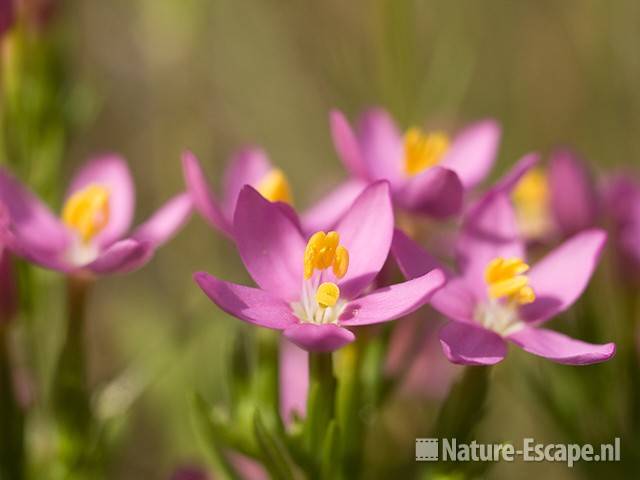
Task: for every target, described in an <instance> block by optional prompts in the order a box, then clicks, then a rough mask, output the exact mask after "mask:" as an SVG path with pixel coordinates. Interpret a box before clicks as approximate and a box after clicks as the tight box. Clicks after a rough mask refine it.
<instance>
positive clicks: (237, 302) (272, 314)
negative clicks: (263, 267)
mask: <svg viewBox="0 0 640 480" xmlns="http://www.w3.org/2000/svg"><path fill="white" fill-rule="evenodd" d="M193 279H194V280H195V281H196V283H197V284H198V285H199V286H200V288H201V289H202V291H203V292H204V293H205V294H206V295H207V296H208V297H209V298H210V299H211V300H212V301H213V302H214V303H215V304H216V305H218V307H220V308H221V309H222V310H224V311H225V312H227V313H229V314H230V315H233V316H234V317H237V318H239V319H240V320H244V321H245V322H249V323H252V324H254V325H259V326H261V327H266V328H272V329H275V330H283V329H285V328H287V327H289V326H290V325H292V324H294V323H296V322H297V321H298V319H297V317H296V316H295V315H294V314H293V312H292V311H291V307H290V306H289V304H288V303H287V302H285V301H284V300H282V299H281V298H279V297H277V296H275V295H272V294H270V293H269V292H265V291H264V290H260V289H258V288H251V287H245V286H243V285H236V284H234V283H229V282H225V281H223V280H219V279H218V278H216V277H214V276H212V275H209V274H208V273H205V272H197V273H195V274H194V275H193Z"/></svg>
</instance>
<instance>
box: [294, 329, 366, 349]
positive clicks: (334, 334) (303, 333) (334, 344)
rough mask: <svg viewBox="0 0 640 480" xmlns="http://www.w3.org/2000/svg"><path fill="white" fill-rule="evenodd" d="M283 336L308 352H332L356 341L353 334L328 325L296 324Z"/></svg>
mask: <svg viewBox="0 0 640 480" xmlns="http://www.w3.org/2000/svg"><path fill="white" fill-rule="evenodd" d="M284 336H285V337H286V338H288V339H289V340H291V341H292V342H293V343H295V344H296V345H298V346H299V347H300V348H302V349H304V350H307V351H308V352H333V351H334V350H338V349H339V348H341V347H344V346H345V345H346V344H348V343H351V342H353V341H354V340H355V339H356V336H355V335H354V334H353V332H351V331H349V330H347V329H346V328H342V327H339V326H337V325H334V324H330V323H326V324H322V325H316V324H314V323H297V324H295V325H291V326H290V327H288V328H287V329H286V330H285V331H284Z"/></svg>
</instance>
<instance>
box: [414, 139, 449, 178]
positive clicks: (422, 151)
mask: <svg viewBox="0 0 640 480" xmlns="http://www.w3.org/2000/svg"><path fill="white" fill-rule="evenodd" d="M448 149H449V137H448V136H447V134H446V133H444V132H432V133H428V134H425V133H423V132H422V131H420V129H419V128H410V129H409V130H408V131H407V133H406V134H405V135H404V170H405V173H406V174H407V175H417V174H418V173H420V172H423V171H424V170H426V169H427V168H429V167H433V166H434V165H436V164H437V163H438V162H440V160H442V157H443V156H444V154H445V153H446V152H447V150H448Z"/></svg>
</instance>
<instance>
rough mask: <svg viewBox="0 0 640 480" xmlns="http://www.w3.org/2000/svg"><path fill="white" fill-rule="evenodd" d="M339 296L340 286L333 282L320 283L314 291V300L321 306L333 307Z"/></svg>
mask: <svg viewBox="0 0 640 480" xmlns="http://www.w3.org/2000/svg"><path fill="white" fill-rule="evenodd" d="M339 298H340V288H338V285H336V284H335V283H333V282H324V283H322V284H320V286H319V287H318V290H317V291H316V302H318V305H320V306H321V307H322V308H328V307H333V306H334V305H335V304H336V302H337V301H338V299H339Z"/></svg>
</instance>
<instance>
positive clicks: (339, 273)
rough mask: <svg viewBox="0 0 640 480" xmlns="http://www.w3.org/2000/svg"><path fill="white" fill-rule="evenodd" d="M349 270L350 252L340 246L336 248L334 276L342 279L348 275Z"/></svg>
mask: <svg viewBox="0 0 640 480" xmlns="http://www.w3.org/2000/svg"><path fill="white" fill-rule="evenodd" d="M348 269H349V251H348V250H347V249H346V248H344V247H343V246H342V245H340V246H339V247H338V248H336V256H335V258H334V259H333V274H334V275H335V276H336V277H337V278H342V277H344V276H345V275H346V273H347V270H348Z"/></svg>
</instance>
